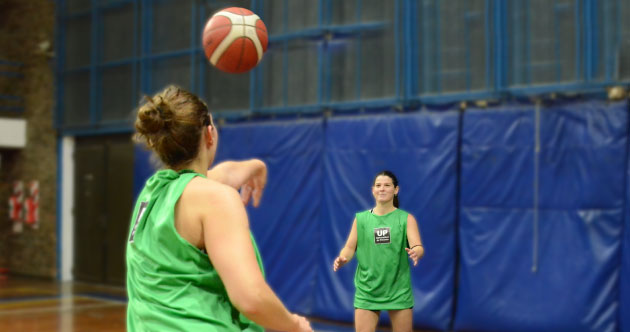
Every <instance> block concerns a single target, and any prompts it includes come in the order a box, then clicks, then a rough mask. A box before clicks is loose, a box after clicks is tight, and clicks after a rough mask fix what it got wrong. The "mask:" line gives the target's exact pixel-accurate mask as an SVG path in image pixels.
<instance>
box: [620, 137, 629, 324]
mask: <svg viewBox="0 0 630 332" xmlns="http://www.w3.org/2000/svg"><path fill="white" fill-rule="evenodd" d="M628 145H630V143H629V144H628ZM627 158H628V159H627V164H626V167H627V171H626V201H625V203H626V209H625V212H626V215H625V225H624V230H623V252H622V262H621V291H620V292H619V293H620V305H621V308H620V310H619V324H620V325H621V332H630V154H628V156H627Z"/></svg>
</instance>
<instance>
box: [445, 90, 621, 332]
mask: <svg viewBox="0 0 630 332" xmlns="http://www.w3.org/2000/svg"><path fill="white" fill-rule="evenodd" d="M627 122H628V119H627V105H626V103H618V104H607V103H604V102H587V103H572V104H559V105H552V106H547V107H542V109H541V111H540V127H539V128H540V146H541V150H540V153H539V154H538V155H537V156H536V155H535V151H534V142H535V127H536V125H535V108H534V106H525V107H521V108H505V109H494V110H470V111H467V112H466V113H465V115H464V120H463V128H462V146H461V151H462V152H461V154H462V155H461V158H462V166H461V167H462V168H461V195H462V196H461V207H460V229H459V234H460V238H459V244H460V250H461V251H460V254H461V256H460V262H459V264H460V265H459V271H460V275H459V293H458V305H457V313H456V318H455V329H456V330H479V331H615V330H616V329H617V328H618V320H617V318H618V309H619V301H618V297H619V277H620V272H621V271H620V270H621V267H620V265H619V262H620V259H621V244H622V242H621V236H622V230H623V222H624V210H623V208H624V202H623V195H624V190H625V188H624V186H625V178H626V177H625V176H626V175H625V173H626V172H627V167H626V144H627V134H628V133H627V129H626V128H627ZM536 161H537V162H538V165H539V168H538V175H539V178H538V182H537V185H538V191H537V193H538V201H537V202H538V207H539V209H538V224H537V225H538V226H537V229H536V228H534V219H535V215H536V214H535V211H534V209H533V207H534V203H535V199H534V197H535V196H534V193H535V186H534V185H535V184H536V177H535V167H534V164H535V162H536ZM535 246H537V253H536V251H535V250H534V248H535ZM534 262H535V264H536V266H537V270H536V271H535V272H533V270H532V266H533V265H534Z"/></svg>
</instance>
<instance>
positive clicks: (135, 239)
mask: <svg viewBox="0 0 630 332" xmlns="http://www.w3.org/2000/svg"><path fill="white" fill-rule="evenodd" d="M196 176H202V177H203V175H201V174H198V173H194V172H192V171H181V172H176V171H173V170H161V171H158V172H157V173H155V174H154V175H153V176H152V177H151V178H149V180H147V182H146V184H145V187H144V189H143V190H142V192H141V193H140V196H138V201H137V202H136V207H135V209H134V213H133V216H132V219H131V226H130V230H129V237H128V238H127V240H128V242H127V294H128V297H129V304H128V307H127V331H129V332H134V331H263V328H262V327H260V326H258V325H256V324H255V323H253V322H251V321H250V320H248V319H247V318H245V317H244V316H242V315H241V314H240V313H239V312H238V310H236V308H235V307H234V306H233V305H232V303H231V302H230V300H229V298H228V295H227V291H226V289H225V286H224V284H223V282H222V281H221V279H220V278H219V274H218V273H217V271H216V270H215V268H214V267H213V266H212V263H211V262H210V260H209V259H208V255H207V254H206V253H204V252H203V251H201V250H199V249H198V248H196V247H195V246H193V245H192V244H190V243H189V242H188V241H186V240H184V239H183V238H182V237H181V236H180V235H179V233H177V231H176V229H175V204H176V203H177V201H178V199H179V197H180V196H181V194H182V192H183V191H184V188H185V187H186V185H187V184H188V183H189V182H190V180H192V179H193V178H194V177H196ZM250 236H251V233H250ZM252 243H253V245H254V250H255V251H256V257H257V259H258V264H259V266H260V268H261V270H262V261H261V259H260V253H259V252H258V248H257V246H256V242H255V241H254V238H253V237H252ZM263 273H264V272H263Z"/></svg>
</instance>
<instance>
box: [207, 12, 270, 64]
mask: <svg viewBox="0 0 630 332" xmlns="http://www.w3.org/2000/svg"><path fill="white" fill-rule="evenodd" d="M202 42H203V50H204V52H205V54H206V57H207V58H208V61H209V62H210V63H211V64H212V65H213V66H215V67H216V68H218V69H219V70H222V71H224V72H228V73H244V72H247V71H249V70H250V69H252V68H254V67H255V66H256V65H257V64H258V63H259V62H260V60H261V59H262V57H263V54H264V53H265V51H266V50H267V27H265V23H263V21H262V20H261V19H260V17H258V15H256V14H254V13H253V12H252V11H251V10H249V9H245V8H239V7H230V8H225V9H222V10H220V11H218V12H217V13H215V14H214V15H212V17H210V19H209V20H208V22H207V23H206V26H205V27H204V29H203V36H202Z"/></svg>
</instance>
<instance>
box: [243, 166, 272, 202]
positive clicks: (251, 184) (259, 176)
mask: <svg viewBox="0 0 630 332" xmlns="http://www.w3.org/2000/svg"><path fill="white" fill-rule="evenodd" d="M266 184H267V166H265V164H264V163H262V162H260V164H258V167H255V168H252V172H251V173H250V174H249V177H248V178H247V179H246V180H245V183H244V184H243V185H242V186H241V187H240V188H239V189H240V193H241V200H242V201H243V204H245V205H247V204H248V203H249V201H250V200H251V199H252V198H253V199H254V202H253V205H254V207H258V206H259V205H260V199H261V198H262V194H263V190H264V189H265V185H266Z"/></svg>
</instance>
